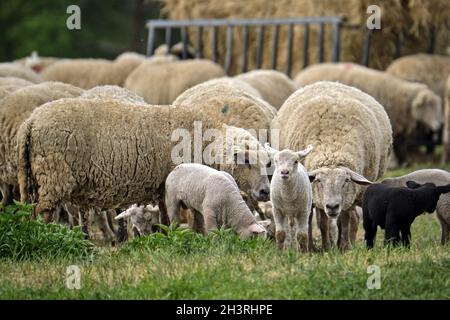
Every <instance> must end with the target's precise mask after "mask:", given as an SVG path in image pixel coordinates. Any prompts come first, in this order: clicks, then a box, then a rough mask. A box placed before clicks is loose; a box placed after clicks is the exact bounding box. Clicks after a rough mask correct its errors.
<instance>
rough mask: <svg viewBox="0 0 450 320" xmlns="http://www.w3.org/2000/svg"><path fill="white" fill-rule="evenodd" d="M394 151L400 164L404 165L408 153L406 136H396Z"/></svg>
mask: <svg viewBox="0 0 450 320" xmlns="http://www.w3.org/2000/svg"><path fill="white" fill-rule="evenodd" d="M393 147H394V153H395V156H396V157H397V161H398V164H399V165H403V164H405V162H406V157H407V153H408V144H407V140H406V139H405V138H404V137H401V136H396V137H395V139H394V143H393Z"/></svg>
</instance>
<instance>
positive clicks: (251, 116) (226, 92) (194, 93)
mask: <svg viewBox="0 0 450 320" xmlns="http://www.w3.org/2000/svg"><path fill="white" fill-rule="evenodd" d="M173 104H174V105H179V106H185V107H188V108H191V109H192V110H195V111H196V112H199V113H202V114H203V115H205V116H208V117H210V118H211V119H214V120H215V121H218V122H219V123H224V124H227V125H231V126H236V127H239V128H244V129H246V130H249V129H253V130H255V131H256V132H255V135H256V134H257V132H258V130H260V129H265V130H268V129H269V128H270V122H271V121H272V119H273V117H274V116H275V114H276V110H274V109H273V107H272V106H270V105H269V104H268V103H267V102H265V101H263V100H262V99H258V98H257V97H254V96H253V95H251V94H249V93H247V92H246V91H244V90H242V89H239V88H237V87H236V86H235V85H231V84H230V83H229V81H227V80H224V79H214V80H210V81H207V82H204V83H201V84H198V85H196V86H195V87H192V88H190V89H189V90H186V91H185V92H183V93H182V94H181V95H179V96H178V98H177V99H176V100H175V101H174V102H173Z"/></svg>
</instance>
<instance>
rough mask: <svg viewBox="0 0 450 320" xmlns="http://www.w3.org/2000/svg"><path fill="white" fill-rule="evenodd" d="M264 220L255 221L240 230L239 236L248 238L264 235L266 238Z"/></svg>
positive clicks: (242, 238)
mask: <svg viewBox="0 0 450 320" xmlns="http://www.w3.org/2000/svg"><path fill="white" fill-rule="evenodd" d="M263 223H264V221H261V222H260V223H253V224H251V225H250V226H249V227H247V228H245V229H243V230H239V231H238V233H239V237H240V238H241V240H247V239H250V238H254V237H262V238H264V239H266V238H267V230H266V228H265V227H263V225H262V224H263Z"/></svg>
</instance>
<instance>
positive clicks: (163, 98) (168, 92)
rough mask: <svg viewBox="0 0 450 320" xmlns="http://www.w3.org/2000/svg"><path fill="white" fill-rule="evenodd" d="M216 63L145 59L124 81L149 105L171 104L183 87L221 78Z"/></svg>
mask: <svg viewBox="0 0 450 320" xmlns="http://www.w3.org/2000/svg"><path fill="white" fill-rule="evenodd" d="M224 75H225V71H224V70H223V69H222V67H221V66H219V65H218V64H216V63H214V62H212V61H209V60H203V59H193V60H183V61H175V62H171V63H154V61H151V60H150V61H146V62H144V63H143V64H141V65H140V66H139V67H138V68H136V70H134V71H133V72H132V73H131V74H130V75H129V77H128V78H127V80H126V82H125V88H127V89H130V90H131V91H133V92H135V93H136V94H138V95H140V96H141V97H143V98H144V100H145V101H147V103H150V104H157V105H163V104H171V103H172V102H173V101H174V100H175V99H176V97H177V96H178V95H180V94H181V93H182V92H184V91H185V90H187V89H189V88H191V87H193V86H195V85H197V84H199V83H202V82H205V81H207V80H210V79H214V78H219V77H223V76H224Z"/></svg>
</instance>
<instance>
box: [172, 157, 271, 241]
mask: <svg viewBox="0 0 450 320" xmlns="http://www.w3.org/2000/svg"><path fill="white" fill-rule="evenodd" d="M165 197H166V198H165V199H166V207H167V214H168V216H169V219H170V221H171V222H173V221H174V222H178V223H179V222H180V217H179V214H180V208H181V207H182V206H184V207H187V208H188V209H190V210H191V212H192V213H193V216H194V222H193V229H194V230H195V231H196V232H202V233H206V232H209V231H211V230H215V229H218V228H219V227H221V226H225V227H228V228H232V229H233V230H234V231H235V232H236V233H237V234H239V236H240V237H241V239H243V240H245V239H248V238H249V237H251V236H253V235H263V236H266V230H265V228H264V227H263V226H261V225H260V224H258V223H257V222H256V220H255V216H254V215H253V214H252V213H251V211H250V209H249V208H248V207H247V205H246V204H245V202H244V200H243V199H242V196H241V194H240V192H239V188H238V186H237V184H236V182H235V181H234V179H233V177H232V176H231V175H230V174H228V173H226V172H223V171H217V170H215V169H213V168H210V167H207V166H204V165H201V164H196V163H184V164H180V165H178V166H177V167H175V169H173V171H172V172H171V173H170V174H169V175H168V176H167V180H166V195H165Z"/></svg>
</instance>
